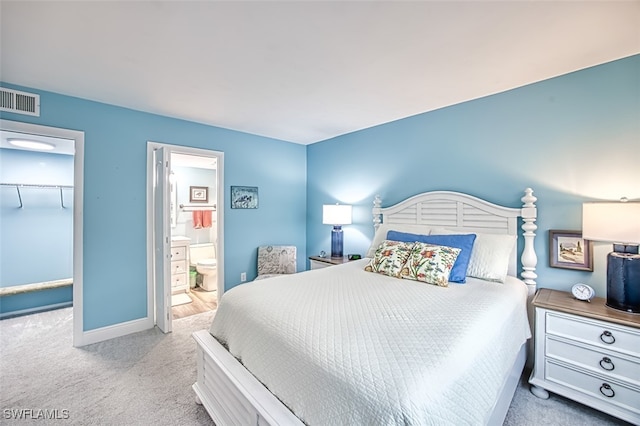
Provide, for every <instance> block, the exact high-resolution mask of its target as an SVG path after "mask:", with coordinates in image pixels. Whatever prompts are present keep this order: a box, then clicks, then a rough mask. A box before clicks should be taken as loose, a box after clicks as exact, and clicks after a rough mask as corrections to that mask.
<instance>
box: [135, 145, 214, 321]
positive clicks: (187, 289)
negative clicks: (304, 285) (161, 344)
mask: <svg viewBox="0 0 640 426" xmlns="http://www.w3.org/2000/svg"><path fill="white" fill-rule="evenodd" d="M147 152H148V160H147V161H148V167H147V168H148V183H149V184H148V187H147V195H148V197H147V201H148V204H147V207H148V210H149V212H150V213H151V214H150V215H148V217H149V219H150V220H149V223H148V226H147V230H148V233H149V235H150V241H149V245H148V265H149V266H148V271H149V272H150V273H149V276H150V280H149V284H148V286H149V305H150V306H149V307H150V312H153V313H155V317H154V319H155V324H156V325H157V326H158V328H160V329H161V330H162V331H164V332H170V331H171V322H172V320H174V319H179V318H183V317H185V316H190V315H195V314H198V313H202V312H206V311H211V310H214V309H216V308H217V300H218V297H220V296H221V295H222V293H223V292H224V272H223V271H224V263H223V257H224V256H223V253H224V251H223V247H224V238H223V229H224V227H223V223H224V217H223V213H224V203H223V200H224V194H223V192H224V185H223V181H222V180H223V175H224V173H223V167H224V163H223V158H224V157H223V153H221V152H217V151H209V150H203V149H198V148H189V147H182V146H176V145H167V144H160V143H154V142H149V143H148V148H147Z"/></svg>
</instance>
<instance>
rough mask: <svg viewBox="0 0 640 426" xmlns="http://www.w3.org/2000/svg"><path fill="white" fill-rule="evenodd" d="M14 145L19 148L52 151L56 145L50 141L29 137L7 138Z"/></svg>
mask: <svg viewBox="0 0 640 426" xmlns="http://www.w3.org/2000/svg"><path fill="white" fill-rule="evenodd" d="M7 142H9V143H10V144H11V145H13V146H17V147H18V148H27V149H35V150H37V151H51V150H52V149H54V148H55V147H56V146H55V145H54V144H52V143H49V142H38V141H31V140H28V139H7Z"/></svg>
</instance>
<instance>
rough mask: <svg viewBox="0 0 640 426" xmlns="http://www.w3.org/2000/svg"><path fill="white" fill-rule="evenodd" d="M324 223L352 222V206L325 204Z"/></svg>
mask: <svg viewBox="0 0 640 426" xmlns="http://www.w3.org/2000/svg"><path fill="white" fill-rule="evenodd" d="M322 223H323V224H325V225H349V224H351V206H346V205H342V204H325V205H323V206H322Z"/></svg>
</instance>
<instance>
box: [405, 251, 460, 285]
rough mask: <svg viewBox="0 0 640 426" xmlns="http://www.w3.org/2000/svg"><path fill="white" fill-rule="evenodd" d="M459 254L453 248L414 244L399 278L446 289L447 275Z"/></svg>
mask: <svg viewBox="0 0 640 426" xmlns="http://www.w3.org/2000/svg"><path fill="white" fill-rule="evenodd" d="M460 252H461V250H460V249H459V248H455V247H447V246H436V245H433V244H427V243H415V244H414V246H413V249H412V250H411V254H410V255H409V258H408V259H407V261H406V263H405V265H404V267H403V268H402V271H401V277H402V278H407V279H410V280H415V281H422V282H425V283H429V284H435V285H438V286H440V287H448V286H449V274H451V269H453V265H454V264H455V263H456V258H457V257H458V255H459V254H460Z"/></svg>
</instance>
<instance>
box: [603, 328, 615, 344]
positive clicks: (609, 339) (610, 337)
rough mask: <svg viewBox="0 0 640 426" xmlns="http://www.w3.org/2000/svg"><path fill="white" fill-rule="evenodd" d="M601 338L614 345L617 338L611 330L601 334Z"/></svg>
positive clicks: (604, 341)
mask: <svg viewBox="0 0 640 426" xmlns="http://www.w3.org/2000/svg"><path fill="white" fill-rule="evenodd" d="M600 340H602V342H603V343H606V344H607V345H613V344H614V343H615V342H616V338H615V337H613V334H611V332H610V331H609V330H605V331H603V332H602V334H601V335H600Z"/></svg>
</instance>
